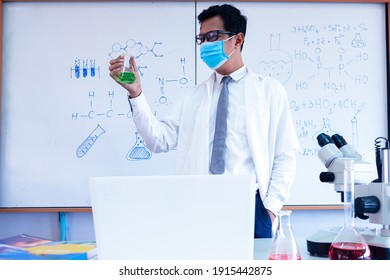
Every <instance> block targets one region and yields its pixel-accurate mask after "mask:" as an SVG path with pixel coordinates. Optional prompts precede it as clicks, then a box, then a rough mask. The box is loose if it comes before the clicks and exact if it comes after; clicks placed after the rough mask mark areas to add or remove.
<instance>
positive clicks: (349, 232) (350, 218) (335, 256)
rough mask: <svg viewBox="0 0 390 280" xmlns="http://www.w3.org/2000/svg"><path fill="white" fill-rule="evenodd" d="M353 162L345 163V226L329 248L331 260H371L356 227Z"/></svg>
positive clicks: (365, 244)
mask: <svg viewBox="0 0 390 280" xmlns="http://www.w3.org/2000/svg"><path fill="white" fill-rule="evenodd" d="M354 188H355V185H354V170H353V160H345V162H344V193H343V194H344V226H343V227H342V228H341V230H340V232H339V233H338V234H337V236H336V238H335V240H334V241H333V242H332V244H331V245H330V248H329V254H328V255H329V259H331V260H370V259H371V251H370V248H369V246H368V245H367V243H366V241H365V240H364V238H363V236H362V235H361V234H360V233H359V232H358V231H357V230H356V228H355V225H354V218H355V217H354V215H355V211H354Z"/></svg>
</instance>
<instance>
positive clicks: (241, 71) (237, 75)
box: [215, 65, 248, 84]
mask: <svg viewBox="0 0 390 280" xmlns="http://www.w3.org/2000/svg"><path fill="white" fill-rule="evenodd" d="M247 73H248V69H247V68H246V66H245V65H244V66H242V67H241V68H238V69H237V70H236V71H234V72H233V73H230V75H229V76H230V77H232V79H233V80H234V81H236V82H237V81H239V80H241V79H242V78H244V77H245V75H246V74H247ZM215 75H216V76H215V81H216V82H217V83H218V84H220V83H221V81H222V78H223V77H224V76H223V75H221V74H219V73H217V72H215Z"/></svg>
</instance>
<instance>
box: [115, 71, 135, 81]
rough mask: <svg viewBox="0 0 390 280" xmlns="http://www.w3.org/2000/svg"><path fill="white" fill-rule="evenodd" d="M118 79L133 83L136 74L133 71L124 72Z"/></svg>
mask: <svg viewBox="0 0 390 280" xmlns="http://www.w3.org/2000/svg"><path fill="white" fill-rule="evenodd" d="M116 80H117V81H118V82H120V83H122V84H132V83H134V82H135V75H134V73H133V72H122V73H120V75H119V76H118V77H117V78H116Z"/></svg>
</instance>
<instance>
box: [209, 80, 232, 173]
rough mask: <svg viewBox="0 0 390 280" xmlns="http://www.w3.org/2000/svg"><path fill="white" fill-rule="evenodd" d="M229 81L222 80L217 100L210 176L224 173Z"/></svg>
mask: <svg viewBox="0 0 390 280" xmlns="http://www.w3.org/2000/svg"><path fill="white" fill-rule="evenodd" d="M231 79H232V77H230V76H226V77H223V78H222V83H223V86H222V91H221V94H220V95H219V99H218V105H217V118H216V121H215V133H214V142H213V153H212V155H211V163H210V172H211V173H212V174H222V173H223V172H224V171H225V152H226V130H227V109H228V97H229V89H228V83H229V82H230V81H231Z"/></svg>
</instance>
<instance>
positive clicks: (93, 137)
mask: <svg viewBox="0 0 390 280" xmlns="http://www.w3.org/2000/svg"><path fill="white" fill-rule="evenodd" d="M103 133H105V131H104V129H103V128H102V127H101V126H100V124H98V126H97V127H96V128H95V129H94V130H93V131H92V132H91V134H90V135H88V137H87V139H85V141H84V142H83V143H82V144H81V145H80V146H79V147H78V148H77V150H76V156H77V157H78V158H82V157H83V156H85V155H86V154H87V153H88V151H89V150H90V149H91V148H92V146H93V145H94V144H95V143H96V141H97V140H98V138H99V137H100V136H101V135H102V134H103Z"/></svg>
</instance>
